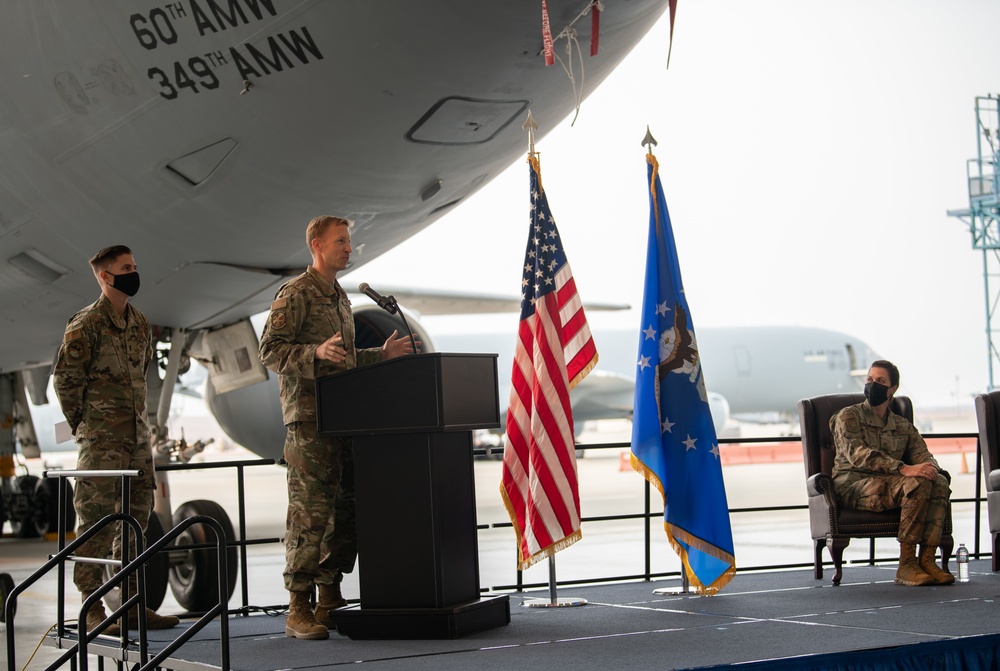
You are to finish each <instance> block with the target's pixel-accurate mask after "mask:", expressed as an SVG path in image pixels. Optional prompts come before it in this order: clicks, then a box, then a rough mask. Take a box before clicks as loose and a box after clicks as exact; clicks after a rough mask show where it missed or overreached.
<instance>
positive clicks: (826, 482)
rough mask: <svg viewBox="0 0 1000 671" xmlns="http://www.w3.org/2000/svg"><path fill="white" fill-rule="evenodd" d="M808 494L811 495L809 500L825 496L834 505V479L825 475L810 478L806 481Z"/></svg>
mask: <svg viewBox="0 0 1000 671" xmlns="http://www.w3.org/2000/svg"><path fill="white" fill-rule="evenodd" d="M806 493H807V494H808V495H809V498H812V497H814V496H825V497H826V498H827V499H828V500H829V502H830V504H831V505H832V504H833V502H834V499H833V478H831V477H830V476H829V475H826V474H825V473H816V474H815V475H811V476H809V479H808V480H806Z"/></svg>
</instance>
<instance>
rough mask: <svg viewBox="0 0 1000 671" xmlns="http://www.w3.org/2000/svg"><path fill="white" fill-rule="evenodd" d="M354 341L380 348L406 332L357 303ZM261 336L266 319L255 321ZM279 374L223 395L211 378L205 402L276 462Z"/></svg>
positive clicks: (420, 334)
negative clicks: (394, 332) (217, 390)
mask: <svg viewBox="0 0 1000 671" xmlns="http://www.w3.org/2000/svg"><path fill="white" fill-rule="evenodd" d="M353 312H354V335H355V338H354V342H355V345H356V346H357V347H358V348H359V349H363V348H367V347H381V346H382V344H383V343H384V342H385V340H386V338H388V337H389V336H390V335H391V334H392V332H393V331H399V333H400V337H405V336H406V334H407V331H406V327H405V326H404V325H403V320H402V319H401V318H400V317H399V315H390V314H389V313H388V312H386V311H385V310H382V309H381V308H379V307H378V306H375V305H359V306H355V307H354V309H353ZM252 321H253V324H254V329H255V331H256V332H257V336H258V338H259V337H260V332H261V328H262V324H263V321H262V320H258V319H254V320H252ZM406 322H407V323H408V324H409V326H410V328H411V329H412V330H413V337H414V338H416V339H417V340H418V341H419V342H420V343H421V345H420V351H421V352H433V351H434V346H433V344H432V342H431V339H430V337H429V336H428V335H427V332H426V331H425V330H424V327H423V326H422V325H421V324H420V323H419V322H418V321H417V319H416V317H415V316H413V315H412V314H410V313H407V315H406ZM278 392H279V389H278V376H277V375H275V374H274V373H269V374H268V377H267V380H265V381H264V382H260V383H258V384H253V385H250V386H248V387H243V388H241V389H234V390H232V391H228V392H226V393H224V394H220V393H217V392H216V391H215V388H214V387H213V385H212V381H211V379H209V380H208V381H207V382H206V384H205V403H206V404H207V405H208V408H209V410H210V411H211V413H212V414H213V415H214V416H215V419H216V421H217V422H218V423H219V426H220V427H221V428H222V430H223V431H225V432H226V435H228V436H229V437H230V438H231V439H232V440H233V442H235V443H236V444H238V445H241V446H243V447H245V448H246V449H248V450H250V451H251V452H253V453H254V454H256V455H258V456H259V457H261V458H262V459H274V460H275V461H277V460H278V459H280V458H281V454H282V452H283V450H284V446H285V426H284V422H283V421H282V417H281V402H280V399H279V397H278Z"/></svg>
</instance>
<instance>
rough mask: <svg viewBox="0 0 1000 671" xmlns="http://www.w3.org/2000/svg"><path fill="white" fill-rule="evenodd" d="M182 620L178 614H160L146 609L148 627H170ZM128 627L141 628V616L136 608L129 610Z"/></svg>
mask: <svg viewBox="0 0 1000 671" xmlns="http://www.w3.org/2000/svg"><path fill="white" fill-rule="evenodd" d="M180 621H181V620H180V618H179V617H177V616H176V615H160V614H159V613H157V612H156V611H155V610H150V609H149V608H147V609H146V629H149V630H153V629H170V628H171V627H176V626H177V625H178V624H179V623H180ZM128 628H129V629H138V628H139V617H138V615H137V614H136V609H135V608H133V609H132V610H130V611H129V612H128Z"/></svg>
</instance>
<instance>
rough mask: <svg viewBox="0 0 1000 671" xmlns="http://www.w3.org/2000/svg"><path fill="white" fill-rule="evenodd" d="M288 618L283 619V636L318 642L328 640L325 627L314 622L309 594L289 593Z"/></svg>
mask: <svg viewBox="0 0 1000 671" xmlns="http://www.w3.org/2000/svg"><path fill="white" fill-rule="evenodd" d="M289 595H290V599H289V602H288V617H287V618H286V619H285V636H288V637H290V638H301V639H305V640H307V641H318V640H322V639H325V638H330V632H329V631H328V630H327V628H326V627H324V626H323V625H321V624H320V623H318V622H317V621H316V616H315V615H313V610H312V604H311V603H309V592H289Z"/></svg>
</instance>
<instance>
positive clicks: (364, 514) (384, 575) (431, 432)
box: [316, 353, 510, 639]
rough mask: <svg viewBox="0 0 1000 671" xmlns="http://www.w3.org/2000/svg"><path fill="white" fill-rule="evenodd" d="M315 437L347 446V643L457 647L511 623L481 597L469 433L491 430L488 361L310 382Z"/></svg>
mask: <svg viewBox="0 0 1000 671" xmlns="http://www.w3.org/2000/svg"><path fill="white" fill-rule="evenodd" d="M316 409H317V417H318V423H319V432H320V433H321V434H324V435H330V436H350V437H352V438H353V441H354V478H355V486H356V488H357V515H358V549H359V572H360V576H359V577H360V582H361V605H360V607H358V606H353V607H350V608H343V609H340V610H338V611H336V612H335V613H334V619H335V621H336V623H337V629H338V630H339V631H340V632H341V633H342V634H345V635H346V636H349V637H350V638H354V639H422V638H458V637H460V636H465V635H467V634H471V633H474V632H477V631H483V630H485V629H491V628H493V627H499V626H503V625H506V624H509V623H510V603H509V599H508V597H507V596H506V595H500V596H490V597H481V596H480V592H479V543H478V538H477V532H476V492H475V479H474V473H473V467H472V430H473V429H478V428H496V427H499V426H500V409H499V403H498V399H497V355H496V354H443V353H430V354H414V355H410V356H404V357H399V358H396V359H390V360H389V361H382V362H379V363H376V364H373V365H370V366H364V367H361V368H354V369H352V370H349V371H345V372H343V373H338V374H336V375H328V376H326V377H322V378H320V379H318V380H317V381H316Z"/></svg>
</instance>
